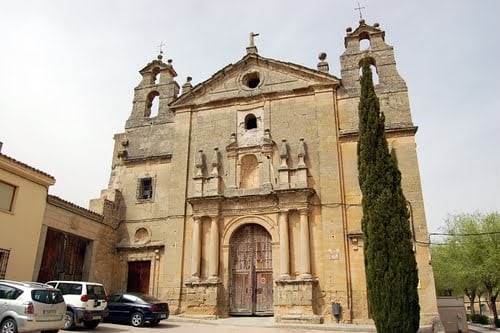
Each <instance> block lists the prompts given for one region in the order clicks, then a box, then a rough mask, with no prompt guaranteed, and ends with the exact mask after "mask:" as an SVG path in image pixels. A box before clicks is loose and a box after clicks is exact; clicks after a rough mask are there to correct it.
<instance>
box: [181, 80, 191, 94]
mask: <svg viewBox="0 0 500 333" xmlns="http://www.w3.org/2000/svg"><path fill="white" fill-rule="evenodd" d="M192 79H193V78H192V77H191V76H188V77H187V78H186V83H184V84H183V85H182V93H183V94H185V93H188V92H190V91H191V89H193V85H192V84H191V80H192Z"/></svg>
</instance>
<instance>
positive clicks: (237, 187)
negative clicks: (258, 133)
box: [225, 129, 276, 196]
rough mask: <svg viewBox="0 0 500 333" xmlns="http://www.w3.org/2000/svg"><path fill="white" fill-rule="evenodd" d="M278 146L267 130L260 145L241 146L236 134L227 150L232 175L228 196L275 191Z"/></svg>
mask: <svg viewBox="0 0 500 333" xmlns="http://www.w3.org/2000/svg"><path fill="white" fill-rule="evenodd" d="M275 147H276V144H275V143H274V141H273V140H271V138H270V131H269V130H268V129H266V130H264V133H263V136H262V137H261V138H260V140H259V142H258V143H256V144H253V145H247V144H245V145H239V142H238V140H237V138H236V134H232V135H231V138H230V144H229V145H228V146H227V147H226V151H227V159H228V167H229V168H228V173H227V178H226V191H225V195H226V196H241V195H256V194H267V193H269V192H270V191H271V190H272V188H273V185H272V184H273V182H274V181H273V179H272V172H271V168H272V157H273V151H274V149H275Z"/></svg>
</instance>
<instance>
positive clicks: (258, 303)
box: [229, 223, 273, 316]
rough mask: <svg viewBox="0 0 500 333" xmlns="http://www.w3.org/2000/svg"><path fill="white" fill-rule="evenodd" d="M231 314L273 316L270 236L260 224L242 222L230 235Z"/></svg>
mask: <svg viewBox="0 0 500 333" xmlns="http://www.w3.org/2000/svg"><path fill="white" fill-rule="evenodd" d="M229 244H230V251H229V257H230V287H229V290H230V299H229V308H230V314H231V315H247V316H252V315H261V316H262V315H273V269H272V241H271V235H270V234H269V233H268V232H267V230H266V229H265V228H264V227H262V226H261V225H259V224H254V223H251V224H245V225H243V226H241V227H239V228H238V229H237V230H236V231H235V232H234V233H233V235H232V236H231V239H230V241H229Z"/></svg>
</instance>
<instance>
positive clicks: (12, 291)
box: [0, 280, 66, 333]
mask: <svg viewBox="0 0 500 333" xmlns="http://www.w3.org/2000/svg"><path fill="white" fill-rule="evenodd" d="M65 314H66V304H65V303H64V298H63V296H62V294H61V292H60V291H59V290H57V289H55V288H53V287H51V286H49V285H46V284H42V283H36V282H17V281H8V280H0V333H17V332H30V331H42V332H43V333H55V332H57V331H58V330H59V329H62V328H63V327H64V316H65Z"/></svg>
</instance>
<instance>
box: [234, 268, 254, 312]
mask: <svg viewBox="0 0 500 333" xmlns="http://www.w3.org/2000/svg"><path fill="white" fill-rule="evenodd" d="M233 278H234V289H235V290H237V292H234V293H233V296H234V298H233V300H232V302H231V312H234V313H239V314H252V284H251V279H250V278H251V275H250V272H235V273H234V275H233Z"/></svg>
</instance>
